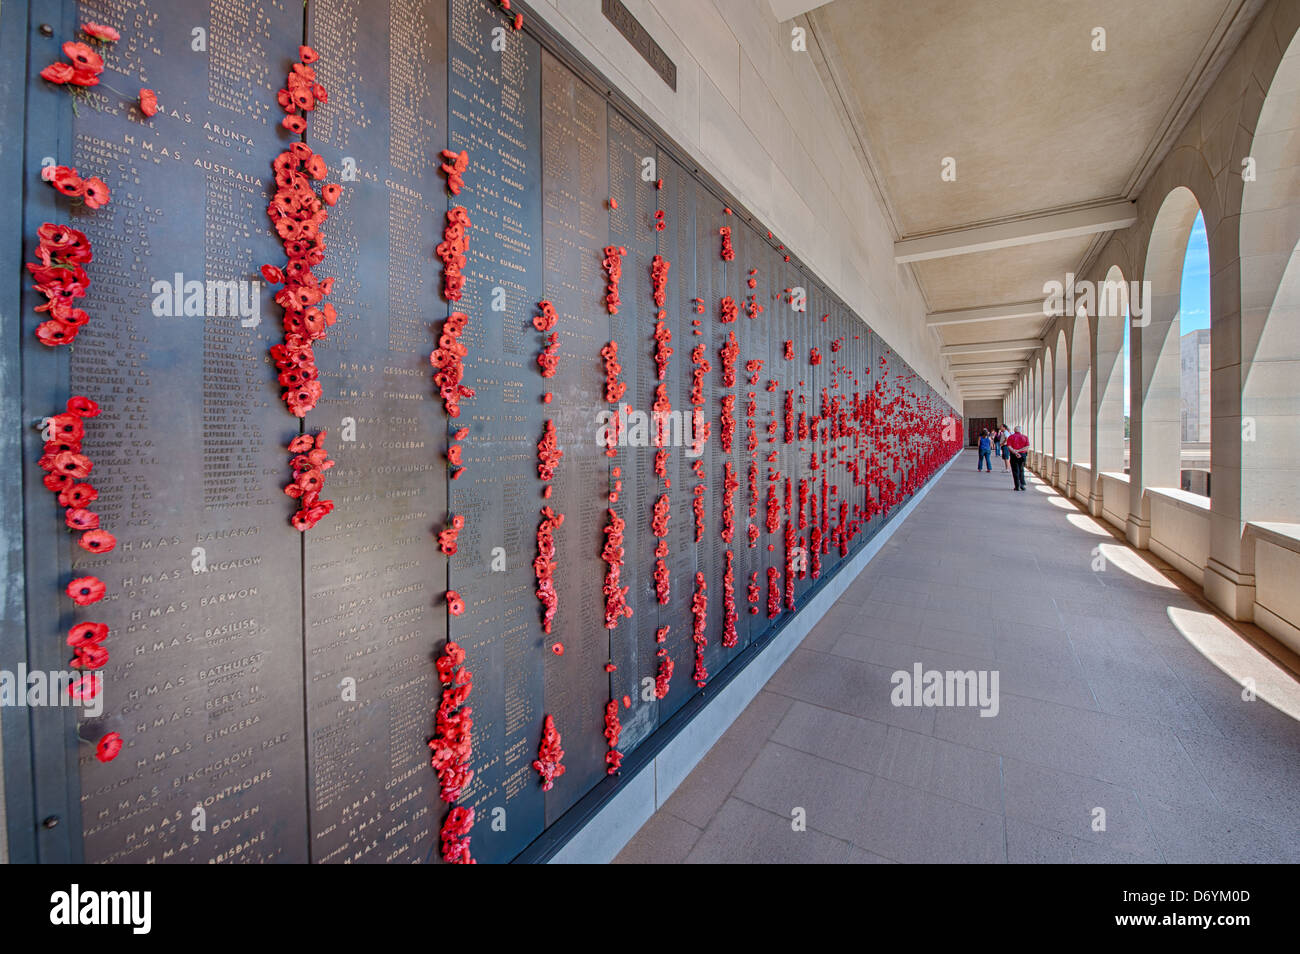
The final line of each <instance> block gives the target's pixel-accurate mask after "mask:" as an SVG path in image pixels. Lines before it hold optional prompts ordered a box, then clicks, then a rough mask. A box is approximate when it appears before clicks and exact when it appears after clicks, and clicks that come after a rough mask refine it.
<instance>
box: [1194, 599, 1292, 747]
mask: <svg viewBox="0 0 1300 954" xmlns="http://www.w3.org/2000/svg"><path fill="white" fill-rule="evenodd" d="M1168 613H1169V620H1170V622H1172V623H1173V624H1174V627H1175V628H1176V629H1177V630H1178V632H1180V633H1181V634H1182V636H1183V638H1184V639H1186V640H1187V642H1188V643H1190V644H1191V645H1192V646H1193V647H1194V648H1195V649H1196V651H1197V652H1199V653H1200V654H1201V655H1202V656H1204V657H1205V658H1206V659H1208V660H1209V661H1210V662H1211V663H1213V664H1214V665H1215V666H1217V667H1218V668H1219V670H1220V671H1221V672H1223V674H1224V675H1226V676H1227V677H1228V678H1230V679H1231V680H1232V681H1233V682H1235V683H1237V685H1239V686H1242V687H1243V691H1244V689H1245V688H1249V689H1250V690H1251V691H1253V692H1254V694H1255V695H1256V696H1258V697H1259V698H1260V699H1262V700H1264V701H1265V702H1267V703H1268V704H1269V705H1271V706H1273V707H1274V708H1275V709H1277V710H1278V711H1280V712H1285V713H1286V714H1287V715H1289V716H1290V717H1291V718H1292V719H1295V720H1297V721H1300V684H1297V683H1296V681H1295V678H1294V677H1292V676H1291V674H1290V673H1288V672H1287V671H1286V670H1285V669H1283V668H1282V667H1281V666H1279V665H1278V664H1277V663H1275V662H1274V661H1273V660H1272V659H1269V658H1268V656H1266V655H1264V654H1263V653H1262V652H1260V651H1259V650H1258V649H1256V648H1255V647H1254V646H1252V645H1251V644H1250V643H1249V642H1247V641H1246V640H1244V639H1242V638H1241V635H1240V634H1239V633H1237V632H1236V631H1235V630H1233V629H1232V628H1231V627H1230V626H1228V625H1227V624H1226V623H1225V622H1224V621H1223V620H1221V619H1219V618H1218V617H1217V616H1215V615H1214V614H1213V613H1203V612H1199V611H1197V610H1187V609H1178V608H1177V607H1173V606H1171V607H1169V610H1168ZM1244 699H1245V697H1244V696H1243V700H1244Z"/></svg>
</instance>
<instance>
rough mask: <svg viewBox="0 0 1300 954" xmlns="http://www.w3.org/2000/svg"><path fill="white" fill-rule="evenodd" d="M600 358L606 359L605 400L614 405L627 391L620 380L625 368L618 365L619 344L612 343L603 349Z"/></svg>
mask: <svg viewBox="0 0 1300 954" xmlns="http://www.w3.org/2000/svg"><path fill="white" fill-rule="evenodd" d="M600 356H601V357H602V358H604V359H605V400H606V401H608V402H609V403H610V404H614V403H615V402H617V401H619V400H620V399H622V397H623V394H624V393H625V392H626V391H627V385H626V384H624V383H623V382H622V381H620V380H619V379H618V376H619V375H620V374H622V373H623V366H622V365H621V364H619V363H618V342H617V341H611V342H610V343H609V344H607V345H605V347H603V348H601V349H600Z"/></svg>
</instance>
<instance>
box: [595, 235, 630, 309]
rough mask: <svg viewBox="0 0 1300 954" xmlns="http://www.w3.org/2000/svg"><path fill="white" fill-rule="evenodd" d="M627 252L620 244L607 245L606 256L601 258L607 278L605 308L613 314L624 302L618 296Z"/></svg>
mask: <svg viewBox="0 0 1300 954" xmlns="http://www.w3.org/2000/svg"><path fill="white" fill-rule="evenodd" d="M626 254H627V249H626V248H623V247H622V246H620V245H606V246H605V257H604V258H603V259H602V260H601V264H603V265H604V266H605V275H606V278H607V283H606V285H605V308H606V310H607V311H608V312H609V313H610V314H611V315H617V314H618V306H619V305H621V304H622V302H621V301H620V300H619V297H618V283H619V281H621V280H622V278H623V256H624V255H626Z"/></svg>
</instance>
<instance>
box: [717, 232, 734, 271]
mask: <svg viewBox="0 0 1300 954" xmlns="http://www.w3.org/2000/svg"><path fill="white" fill-rule="evenodd" d="M718 234H719V235H721V236H722V260H723V261H724V262H731V261H735V258H736V250H735V249H733V248H732V247H731V227H730V226H728V225H724V226H722V227H721V228H720V229H718Z"/></svg>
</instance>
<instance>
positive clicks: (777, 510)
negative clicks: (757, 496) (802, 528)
mask: <svg viewBox="0 0 1300 954" xmlns="http://www.w3.org/2000/svg"><path fill="white" fill-rule="evenodd" d="M779 529H781V501H780V500H779V499H777V496H776V487H775V486H774V485H772V484H768V485H767V532H768V533H776V531H777V530H779Z"/></svg>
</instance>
